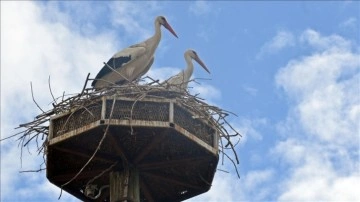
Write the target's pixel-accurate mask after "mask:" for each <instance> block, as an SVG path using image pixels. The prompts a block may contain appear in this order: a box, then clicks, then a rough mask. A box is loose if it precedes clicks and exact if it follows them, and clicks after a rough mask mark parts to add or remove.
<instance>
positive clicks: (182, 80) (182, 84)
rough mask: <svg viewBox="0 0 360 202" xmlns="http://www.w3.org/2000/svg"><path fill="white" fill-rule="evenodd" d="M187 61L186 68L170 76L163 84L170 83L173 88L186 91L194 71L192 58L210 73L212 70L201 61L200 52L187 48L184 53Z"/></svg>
mask: <svg viewBox="0 0 360 202" xmlns="http://www.w3.org/2000/svg"><path fill="white" fill-rule="evenodd" d="M184 57H185V61H186V64H187V67H186V69H184V70H182V71H181V72H179V73H178V74H176V75H175V76H172V77H170V78H169V79H167V80H166V81H164V82H163V84H169V86H170V89H171V90H176V91H184V90H186V88H187V86H188V83H189V80H190V77H191V75H192V73H193V71H194V65H193V63H192V59H194V60H195V61H196V62H197V63H199V65H200V66H201V67H203V68H204V69H205V71H207V72H208V73H209V74H210V71H209V70H208V68H207V67H206V65H205V64H204V63H203V62H202V61H201V59H200V58H199V56H198V54H197V53H196V52H195V51H194V50H191V49H189V50H187V51H185V53H184Z"/></svg>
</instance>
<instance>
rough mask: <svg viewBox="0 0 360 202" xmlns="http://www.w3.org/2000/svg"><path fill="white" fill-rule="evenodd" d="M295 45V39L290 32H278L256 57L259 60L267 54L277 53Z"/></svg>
mask: <svg viewBox="0 0 360 202" xmlns="http://www.w3.org/2000/svg"><path fill="white" fill-rule="evenodd" d="M294 45H295V37H294V35H293V34H292V33H291V32H288V31H284V30H281V31H278V32H277V33H276V35H275V36H274V37H273V38H272V39H271V40H270V41H269V42H266V43H265V44H264V45H263V46H262V47H261V48H260V52H259V53H258V54H257V55H256V58H257V59H259V58H261V57H263V56H264V55H267V54H274V53H277V52H279V51H281V50H283V49H284V48H287V47H291V46H294Z"/></svg>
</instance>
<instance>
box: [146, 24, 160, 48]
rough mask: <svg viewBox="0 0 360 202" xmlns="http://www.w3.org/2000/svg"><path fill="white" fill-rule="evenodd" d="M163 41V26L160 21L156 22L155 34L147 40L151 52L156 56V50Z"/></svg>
mask: <svg viewBox="0 0 360 202" xmlns="http://www.w3.org/2000/svg"><path fill="white" fill-rule="evenodd" d="M160 39H161V25H160V23H159V22H158V21H155V34H154V35H153V36H152V37H150V38H149V39H148V40H146V43H147V44H148V45H149V46H148V47H149V49H150V50H149V51H150V52H151V53H152V54H154V52H155V49H156V48H157V46H158V45H159V42H160Z"/></svg>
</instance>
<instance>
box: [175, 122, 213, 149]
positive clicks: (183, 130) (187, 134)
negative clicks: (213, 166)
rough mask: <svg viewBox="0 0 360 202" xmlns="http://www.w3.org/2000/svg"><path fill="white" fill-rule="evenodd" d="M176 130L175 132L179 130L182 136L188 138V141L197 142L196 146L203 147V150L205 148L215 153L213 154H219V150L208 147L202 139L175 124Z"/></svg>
mask: <svg viewBox="0 0 360 202" xmlns="http://www.w3.org/2000/svg"><path fill="white" fill-rule="evenodd" d="M174 128H175V130H177V131H178V132H179V133H181V134H182V135H184V136H185V137H187V138H188V139H190V140H191V141H193V142H195V143H196V144H198V145H200V146H202V147H203V148H205V149H206V150H208V151H209V152H211V153H213V154H215V155H216V154H217V150H218V149H217V148H214V147H212V146H210V145H208V144H207V143H205V142H204V141H202V140H201V139H200V138H198V137H196V136H195V135H193V134H192V133H190V132H189V131H187V130H185V129H184V128H182V127H181V126H179V125H177V124H174Z"/></svg>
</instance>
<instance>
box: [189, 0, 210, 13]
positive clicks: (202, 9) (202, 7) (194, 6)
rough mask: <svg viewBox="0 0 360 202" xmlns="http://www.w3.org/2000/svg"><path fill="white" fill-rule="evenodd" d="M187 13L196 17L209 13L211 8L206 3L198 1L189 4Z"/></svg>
mask: <svg viewBox="0 0 360 202" xmlns="http://www.w3.org/2000/svg"><path fill="white" fill-rule="evenodd" d="M189 11H190V13H192V14H194V15H196V16H201V15H206V14H208V13H210V12H211V6H210V4H209V2H207V1H199V0H198V1H194V2H192V3H191V5H190V7H189Z"/></svg>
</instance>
